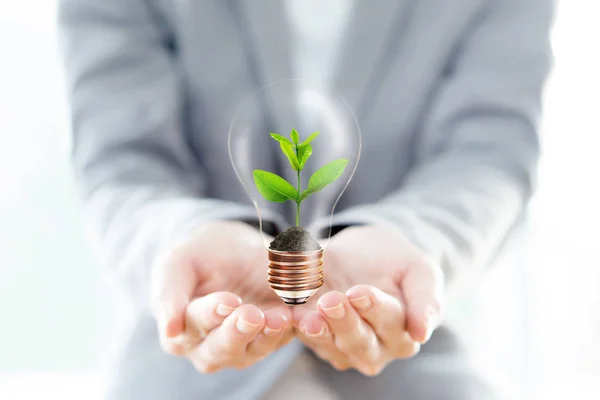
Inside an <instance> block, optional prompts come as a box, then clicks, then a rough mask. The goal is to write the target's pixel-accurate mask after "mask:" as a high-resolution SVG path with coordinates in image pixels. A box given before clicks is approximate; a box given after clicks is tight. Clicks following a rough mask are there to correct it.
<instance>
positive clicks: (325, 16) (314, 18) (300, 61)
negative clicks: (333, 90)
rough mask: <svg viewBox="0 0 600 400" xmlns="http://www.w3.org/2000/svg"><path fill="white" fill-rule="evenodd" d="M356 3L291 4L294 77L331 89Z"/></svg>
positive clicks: (318, 0)
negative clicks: (345, 34) (342, 41)
mask: <svg viewBox="0 0 600 400" xmlns="http://www.w3.org/2000/svg"><path fill="white" fill-rule="evenodd" d="M352 6H353V0H327V1H323V0H287V1H286V9H287V14H288V18H289V22H290V24H289V25H290V27H291V34H292V42H293V43H294V51H293V53H292V70H293V76H295V77H298V78H302V79H307V80H310V81H313V82H315V83H319V84H320V85H322V86H324V87H328V84H329V83H330V82H331V78H332V75H333V73H334V72H335V68H336V62H337V59H338V57H339V50H340V48H341V46H340V44H341V40H342V38H343V37H344V33H345V30H346V27H347V24H348V21H349V17H350V15H351V12H352Z"/></svg>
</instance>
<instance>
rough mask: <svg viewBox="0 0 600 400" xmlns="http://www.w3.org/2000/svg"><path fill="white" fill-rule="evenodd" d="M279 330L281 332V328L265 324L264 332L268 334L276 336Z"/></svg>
mask: <svg viewBox="0 0 600 400" xmlns="http://www.w3.org/2000/svg"><path fill="white" fill-rule="evenodd" d="M279 332H281V329H271V328H269V327H268V326H265V329H264V330H263V333H264V334H265V335H267V336H275V335H277V334H278V333H279Z"/></svg>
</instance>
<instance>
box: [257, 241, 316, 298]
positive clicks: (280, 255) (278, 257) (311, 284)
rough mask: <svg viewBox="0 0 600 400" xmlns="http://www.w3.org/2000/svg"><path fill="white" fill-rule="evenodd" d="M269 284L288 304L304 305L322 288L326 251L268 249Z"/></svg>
mask: <svg viewBox="0 0 600 400" xmlns="http://www.w3.org/2000/svg"><path fill="white" fill-rule="evenodd" d="M268 257H269V271H268V282H269V286H271V289H273V290H274V291H275V293H276V294H277V295H278V296H279V297H280V298H281V299H282V300H283V301H284V302H285V303H287V304H292V305H296V304H304V303H306V302H307V301H308V299H309V298H310V297H311V296H312V295H313V294H315V292H316V291H317V290H319V288H320V287H321V286H323V249H319V250H316V251H306V252H300V251H276V250H271V249H269V250H268Z"/></svg>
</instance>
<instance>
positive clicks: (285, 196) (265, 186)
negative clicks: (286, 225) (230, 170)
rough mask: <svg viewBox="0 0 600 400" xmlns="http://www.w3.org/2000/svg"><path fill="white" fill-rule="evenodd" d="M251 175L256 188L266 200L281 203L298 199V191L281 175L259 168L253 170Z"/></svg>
mask: <svg viewBox="0 0 600 400" xmlns="http://www.w3.org/2000/svg"><path fill="white" fill-rule="evenodd" d="M253 175H254V183H255V184H256V188H257V189H258V191H259V193H260V194H261V195H262V197H264V198H265V199H266V200H268V201H273V202H276V203H283V202H285V201H287V200H294V201H296V200H297V199H298V191H297V190H296V189H295V188H294V187H293V186H292V185H291V184H290V183H289V182H288V181H286V180H285V179H283V178H282V177H280V176H278V175H275V174H273V173H271V172H268V171H262V170H260V169H256V170H254V173H253Z"/></svg>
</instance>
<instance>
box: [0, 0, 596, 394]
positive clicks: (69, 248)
mask: <svg viewBox="0 0 600 400" xmlns="http://www.w3.org/2000/svg"><path fill="white" fill-rule="evenodd" d="M98 1H101V0H98ZM599 11H600V6H599V5H597V4H596V2H594V1H589V0H586V1H584V0H570V1H568V2H562V3H561V4H560V5H559V12H558V20H557V23H556V28H555V31H554V33H553V46H554V50H555V56H556V67H555V70H554V73H553V75H552V78H551V80H550V82H549V85H548V89H547V93H546V97H545V103H546V107H545V109H546V112H545V118H544V121H543V134H544V158H543V161H542V165H541V168H540V179H539V191H538V194H537V195H536V197H535V199H534V200H533V202H532V207H531V212H530V213H529V221H528V228H527V232H526V234H525V235H524V236H525V237H524V238H522V239H523V241H522V245H521V246H519V247H518V250H517V251H516V252H515V254H512V255H511V256H509V257H507V258H506V259H505V260H503V262H502V263H501V264H500V265H499V266H498V267H496V269H495V270H494V271H493V272H492V273H491V274H490V275H489V276H488V277H487V280H486V282H483V283H482V285H481V287H480V291H479V293H478V294H477V295H476V296H475V298H474V299H466V300H463V301H462V303H458V304H457V305H456V307H455V308H456V311H455V313H456V314H457V321H458V322H456V325H457V326H458V328H459V329H461V330H463V331H464V333H465V334H467V335H468V336H469V337H470V340H471V344H472V347H473V348H474V349H475V350H476V354H477V356H478V358H479V359H480V361H481V363H482V365H483V367H484V369H485V370H487V371H489V372H490V374H491V376H492V377H493V378H495V379H496V380H497V381H498V382H501V383H502V382H508V383H509V386H510V387H512V388H513V389H515V390H516V391H517V392H520V393H524V394H525V398H527V399H540V400H547V399H563V398H577V399H580V400H587V399H590V400H591V399H596V400H597V399H598V398H600V344H599V342H600V317H599V315H600V313H599V312H598V308H599V307H600V290H599V289H600V287H599V286H600V258H599V256H598V249H599V248H600V244H599V242H600V234H599V231H598V230H599V228H600V190H599V186H600V177H599V175H600V157H599V154H598V153H599V148H600V120H599V118H598V114H599V113H600V110H599V106H600V101H599V100H598V93H600V46H599V45H598V38H600V15H599V13H598V12H599ZM54 12H55V9H54V2H53V1H51V0H0V399H10V400H12V399H29V398H38V397H40V396H42V395H43V397H44V398H48V399H63V400H69V399H81V398H85V399H94V394H95V393H97V390H96V389H95V388H97V387H98V385H99V384H100V382H99V379H98V377H97V374H96V373H95V368H96V365H97V361H98V358H99V355H100V354H101V347H100V344H101V343H102V340H101V339H102V335H101V332H102V325H103V321H105V320H106V318H105V316H104V313H105V310H106V307H105V306H104V303H105V302H106V300H105V296H104V295H103V294H102V293H103V292H102V275H101V268H100V267H99V265H98V264H97V263H96V261H95V259H94V257H93V255H92V254H91V251H90V249H89V248H88V247H87V244H86V241H85V238H84V231H83V228H82V226H81V221H80V216H79V211H80V210H79V205H78V204H77V201H76V192H75V189H74V186H73V184H72V180H71V176H70V171H69V164H68V141H67V139H66V137H67V135H66V125H67V124H66V112H65V102H64V97H63V95H62V83H61V77H60V72H61V71H60V67H59V64H58V61H57V56H56V37H55V33H54V29H55V27H54V22H53V21H54ZM473 316H476V318H473ZM514 396H515V397H514V398H516V396H517V395H516V394H515V395H514Z"/></svg>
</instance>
